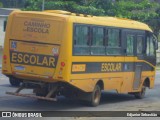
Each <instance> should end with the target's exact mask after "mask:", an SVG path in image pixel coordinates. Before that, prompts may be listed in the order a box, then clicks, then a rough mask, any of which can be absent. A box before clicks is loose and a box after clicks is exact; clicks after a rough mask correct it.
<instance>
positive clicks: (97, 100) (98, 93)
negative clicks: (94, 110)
mask: <svg viewBox="0 0 160 120" xmlns="http://www.w3.org/2000/svg"><path fill="white" fill-rule="evenodd" d="M99 99H100V92H99V90H96V91H95V94H94V102H95V103H98V102H99Z"/></svg>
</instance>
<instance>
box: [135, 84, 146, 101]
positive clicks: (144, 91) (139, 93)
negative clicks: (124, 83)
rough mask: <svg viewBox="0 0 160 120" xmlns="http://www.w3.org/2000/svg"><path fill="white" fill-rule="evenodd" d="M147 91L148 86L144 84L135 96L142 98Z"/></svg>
mask: <svg viewBox="0 0 160 120" xmlns="http://www.w3.org/2000/svg"><path fill="white" fill-rule="evenodd" d="M145 93H146V86H145V85H143V86H142V89H141V91H140V92H137V93H135V94H134V96H135V98H137V99H142V98H144V96H145Z"/></svg>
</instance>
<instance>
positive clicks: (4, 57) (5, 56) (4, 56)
mask: <svg viewBox="0 0 160 120" xmlns="http://www.w3.org/2000/svg"><path fill="white" fill-rule="evenodd" d="M3 60H4V64H6V63H7V61H6V60H7V55H3Z"/></svg>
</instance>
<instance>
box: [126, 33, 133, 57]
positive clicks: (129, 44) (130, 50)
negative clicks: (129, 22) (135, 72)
mask: <svg viewBox="0 0 160 120" xmlns="http://www.w3.org/2000/svg"><path fill="white" fill-rule="evenodd" d="M126 37H127V51H126V52H127V55H128V56H133V55H134V49H133V47H134V39H135V36H134V35H131V34H127V36H126Z"/></svg>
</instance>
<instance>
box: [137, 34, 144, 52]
mask: <svg viewBox="0 0 160 120" xmlns="http://www.w3.org/2000/svg"><path fill="white" fill-rule="evenodd" d="M142 54H143V36H137V55H142Z"/></svg>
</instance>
